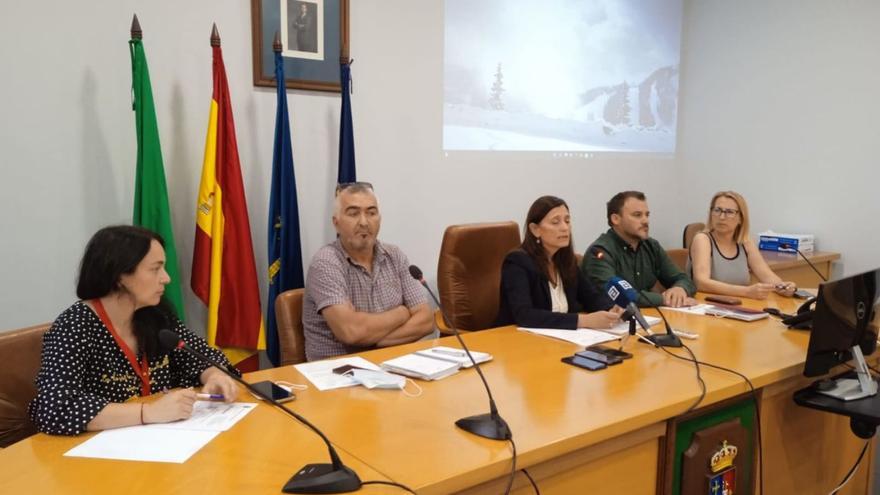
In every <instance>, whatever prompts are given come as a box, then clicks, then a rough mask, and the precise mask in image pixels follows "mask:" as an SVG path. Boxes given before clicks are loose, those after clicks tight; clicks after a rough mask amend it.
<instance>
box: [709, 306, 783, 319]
mask: <svg viewBox="0 0 880 495" xmlns="http://www.w3.org/2000/svg"><path fill="white" fill-rule="evenodd" d="M706 314H707V315H712V316H723V317H725V318H733V319H734V320H742V321H756V320H761V319H764V318H767V317H768V316H770V315H769V314H768V313H765V312H763V311H760V310H757V309H749V308H743V307H742V306H728V305H726V304H712V305H709V306H708V307H707V308H706Z"/></svg>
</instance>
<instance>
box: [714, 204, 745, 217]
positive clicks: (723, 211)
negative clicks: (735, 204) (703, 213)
mask: <svg viewBox="0 0 880 495" xmlns="http://www.w3.org/2000/svg"><path fill="white" fill-rule="evenodd" d="M709 211H711V212H712V214H713V215H715V216H716V217H721V218H726V217H735V216H736V215H738V214H739V210H733V209H731V208H720V207H718V206H716V207H715V208H712V209H711V210H709Z"/></svg>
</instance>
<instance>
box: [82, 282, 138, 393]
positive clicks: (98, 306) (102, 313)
mask: <svg viewBox="0 0 880 495" xmlns="http://www.w3.org/2000/svg"><path fill="white" fill-rule="evenodd" d="M91 303H92V306H94V307H95V311H97V312H98V317H99V318H101V321H102V322H103V323H104V326H105V327H107V330H110V335H112V336H113V340H115V341H116V345H118V346H119V348H120V349H122V352H123V353H124V354H125V357H126V358H127V359H128V362H129V363H130V364H131V367H132V369H134V373H135V374H136V375H137V377H138V378H139V379H140V380H141V396H147V395H150V362H149V361H147V353H143V355H142V356H141V362H140V363H138V360H137V356H135V355H134V353H133V352H131V349H130V348H129V347H128V344H126V343H125V341H124V340H122V337H120V336H119V334H118V333H116V329H115V328H113V323H112V322H111V321H110V317H109V316H107V311H106V310H105V309H104V305H103V304H102V303H101V300H100V299H92V301H91Z"/></svg>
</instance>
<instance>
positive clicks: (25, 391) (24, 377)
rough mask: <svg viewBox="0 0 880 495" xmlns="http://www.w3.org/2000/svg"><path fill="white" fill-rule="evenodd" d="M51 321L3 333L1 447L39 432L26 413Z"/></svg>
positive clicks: (0, 339)
mask: <svg viewBox="0 0 880 495" xmlns="http://www.w3.org/2000/svg"><path fill="white" fill-rule="evenodd" d="M49 326H50V324H49V323H45V324H43V325H37V326H34V327H29V328H23V329H21V330H13V331H11V332H5V333H0V363H3V372H2V373H0V447H8V446H10V445H12V444H13V443H15V442H17V441H19V440H21V439H24V438H27V437H29V436H31V435H33V434H34V433H36V432H37V428H36V427H35V426H34V424H33V423H31V421H30V419H29V418H28V415H27V407H28V404H29V403H30V402H31V400H33V398H34V397H36V395H37V388H36V384H35V383H34V380H35V379H36V378H37V372H38V371H40V353H41V351H42V349H43V334H44V333H46V330H48V329H49Z"/></svg>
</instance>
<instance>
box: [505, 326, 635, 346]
mask: <svg viewBox="0 0 880 495" xmlns="http://www.w3.org/2000/svg"><path fill="white" fill-rule="evenodd" d="M519 330H522V331H525V332H531V333H534V334H537V335H543V336H545V337H551V338H554V339H559V340H565V341H567V342H571V343H572V344H577V345H579V346H582V347H589V346H591V345H596V344H601V343H603V342H609V341H612V340H617V339H619V338H620V337H619V336H617V335H613V334H611V333H609V332H602V331H599V330H590V329H588V328H581V329H578V330H557V329H553V328H519Z"/></svg>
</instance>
